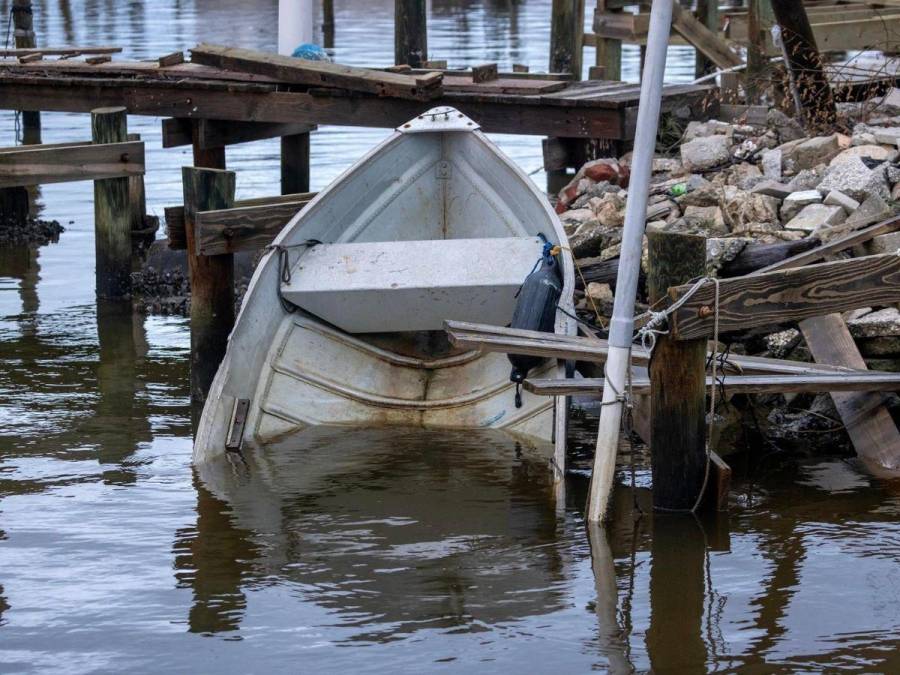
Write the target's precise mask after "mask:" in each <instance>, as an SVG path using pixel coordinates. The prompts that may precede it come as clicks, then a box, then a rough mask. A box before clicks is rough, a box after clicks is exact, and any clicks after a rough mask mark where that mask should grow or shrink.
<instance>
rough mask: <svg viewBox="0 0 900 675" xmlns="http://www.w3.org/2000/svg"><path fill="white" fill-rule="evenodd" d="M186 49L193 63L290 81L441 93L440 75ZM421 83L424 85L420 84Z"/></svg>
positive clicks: (423, 97)
mask: <svg viewBox="0 0 900 675" xmlns="http://www.w3.org/2000/svg"><path fill="white" fill-rule="evenodd" d="M190 51H191V60H192V61H193V62H195V63H200V64H203V65H207V66H216V67H218V68H224V69H226V70H238V71H241V72H249V73H255V74H258V75H266V76H268V77H274V78H276V79H278V80H280V81H283V82H288V83H291V84H304V85H308V86H315V87H338V88H340V89H349V90H350V91H360V92H365V93H369V94H376V95H377V96H394V97H398V98H405V99H411V100H414V101H428V100H431V99H433V98H436V97H437V96H440V94H441V87H440V79H439V78H440V76H438V79H437V80H435V79H434V78H430V77H429V76H423V77H416V76H411V75H400V74H397V73H387V72H384V71H376V70H369V69H367V68H356V67H353V66H343V65H340V64H337V63H326V62H324V61H306V60H303V59H295V58H293V57H289V56H281V55H278V54H268V53H265V52H258V51H254V50H252V49H240V48H237V47H221V46H218V45H210V44H200V45H197V46H196V47H194V48H193V49H191V50H190ZM425 78H428V79H427V80H426V79H425ZM423 82H424V83H425V84H426V85H427V86H423ZM434 82H436V84H434Z"/></svg>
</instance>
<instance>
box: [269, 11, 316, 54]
mask: <svg viewBox="0 0 900 675" xmlns="http://www.w3.org/2000/svg"><path fill="white" fill-rule="evenodd" d="M314 18H315V17H314V12H313V0H278V53H279V54H282V55H283V56H290V55H291V54H292V53H293V52H294V50H295V49H296V48H297V47H299V46H300V45H302V44H303V43H305V42H312V41H313V26H314V23H315V22H314Z"/></svg>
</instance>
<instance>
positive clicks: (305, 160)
mask: <svg viewBox="0 0 900 675" xmlns="http://www.w3.org/2000/svg"><path fill="white" fill-rule="evenodd" d="M298 192H309V132H306V133H302V134H293V135H291V136H282V137H281V194H283V195H291V194H295V193H298Z"/></svg>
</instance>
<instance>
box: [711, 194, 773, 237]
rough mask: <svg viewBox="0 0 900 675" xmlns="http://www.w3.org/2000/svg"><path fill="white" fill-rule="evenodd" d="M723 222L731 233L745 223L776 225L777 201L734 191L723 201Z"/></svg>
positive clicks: (760, 195)
mask: <svg viewBox="0 0 900 675" xmlns="http://www.w3.org/2000/svg"><path fill="white" fill-rule="evenodd" d="M723 212H724V215H725V222H726V223H727V224H728V225H729V226H730V227H731V229H732V231H735V230H736V229H737V228H740V227H741V226H743V225H746V224H747V223H777V222H778V200H777V199H775V198H774V197H768V196H766V195H762V194H759V193H753V192H744V191H741V190H736V191H734V192H733V194H731V195H730V196H729V197H728V198H727V199H726V201H725V205H724V209H723Z"/></svg>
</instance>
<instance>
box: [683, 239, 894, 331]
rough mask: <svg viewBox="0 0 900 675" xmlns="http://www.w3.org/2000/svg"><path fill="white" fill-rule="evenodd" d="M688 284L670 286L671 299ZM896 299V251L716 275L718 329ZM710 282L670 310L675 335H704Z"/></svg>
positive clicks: (710, 314)
mask: <svg viewBox="0 0 900 675" xmlns="http://www.w3.org/2000/svg"><path fill="white" fill-rule="evenodd" d="M690 287H691V286H690V285H685V286H678V287H676V288H673V289H670V295H671V296H672V298H673V300H674V299H677V298H679V297H681V296H683V295H684V294H685V293H686V292H687V291H688V290H689V289H690ZM896 302H900V256H897V255H876V256H867V257H865V258H853V259H851V260H840V261H836V262H827V263H821V264H819V265H810V266H809V267H800V268H795V269H786V270H781V271H777V272H768V273H766V274H755V275H752V276H747V277H735V278H733V279H722V280H720V281H719V312H718V314H719V332H720V333H729V332H733V331H740V330H746V329H748V328H754V327H760V326H777V325H778V324H782V323H785V322H788V321H800V320H802V319H808V318H812V317H816V316H822V315H824V314H830V313H832V312H843V311H847V310H850V309H855V308H857V307H866V306H875V305H890V304H893V303H896ZM714 305H715V285H714V284H712V283H708V284H705V285H704V286H703V287H702V288H700V289H699V290H698V291H697V292H696V293H695V294H694V295H692V296H691V297H690V298H689V299H688V300H687V302H685V303H684V304H683V305H682V306H681V307H679V308H678V309H677V310H676V311H675V312H674V313H673V314H672V315H671V316H670V322H671V326H672V333H673V335H674V337H675V338H676V339H677V340H687V339H692V338H696V337H702V336H710V335H712V331H713V322H714V316H715V312H714V311H713V308H714Z"/></svg>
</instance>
